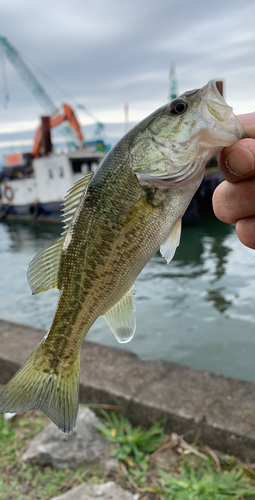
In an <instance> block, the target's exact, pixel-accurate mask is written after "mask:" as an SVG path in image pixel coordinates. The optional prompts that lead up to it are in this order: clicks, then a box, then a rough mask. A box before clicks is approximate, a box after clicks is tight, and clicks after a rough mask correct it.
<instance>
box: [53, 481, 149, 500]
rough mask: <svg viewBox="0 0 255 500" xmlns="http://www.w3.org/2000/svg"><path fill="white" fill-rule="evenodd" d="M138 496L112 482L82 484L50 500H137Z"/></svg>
mask: <svg viewBox="0 0 255 500" xmlns="http://www.w3.org/2000/svg"><path fill="white" fill-rule="evenodd" d="M139 498H140V495H139V494H137V493H135V494H133V493H130V491H127V490H124V489H123V488H121V487H120V486H118V485H117V484H116V483H114V482H113V481H109V482H108V483H104V484H97V485H95V484H87V483H83V484H81V485H80V486H77V487H76V488H73V489H72V490H69V491H67V492H66V493H64V495H60V497H55V498H52V500H139Z"/></svg>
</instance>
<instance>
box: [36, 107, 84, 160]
mask: <svg viewBox="0 0 255 500" xmlns="http://www.w3.org/2000/svg"><path fill="white" fill-rule="evenodd" d="M63 110H64V113H63V114H59V115H56V113H55V112H54V113H53V114H52V115H51V116H50V117H49V127H50V129H52V128H54V127H57V125H60V123H63V122H64V121H68V122H69V124H70V126H71V127H72V129H73V131H74V132H75V134H76V136H77V138H78V140H79V141H80V143H81V145H82V141H83V140H84V136H83V133H82V130H81V127H80V124H79V122H78V120H77V118H76V116H75V114H74V111H73V110H72V108H71V107H70V106H69V105H68V104H65V103H64V104H63ZM42 142H43V128H42V125H41V126H40V127H39V128H38V129H37V131H36V134H35V138H34V145H33V149H32V151H31V153H32V155H33V157H34V158H38V157H39V156H40V151H41V149H42Z"/></svg>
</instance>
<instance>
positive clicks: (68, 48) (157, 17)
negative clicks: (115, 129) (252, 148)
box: [0, 0, 255, 130]
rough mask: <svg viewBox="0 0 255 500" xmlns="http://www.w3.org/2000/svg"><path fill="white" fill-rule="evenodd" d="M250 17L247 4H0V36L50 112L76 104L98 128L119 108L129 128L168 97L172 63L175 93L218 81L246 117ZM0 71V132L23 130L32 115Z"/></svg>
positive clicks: (153, 0)
mask: <svg viewBox="0 0 255 500" xmlns="http://www.w3.org/2000/svg"><path fill="white" fill-rule="evenodd" d="M254 18H255V4H254V1H253V0H244V1H243V2H242V4H240V2H239V0H238V1H237V0H232V2H231V4H229V3H224V2H222V0H215V1H214V2H213V4H212V3H211V2H210V3H209V2H205V1H204V0H197V1H196V2H195V3H194V2H190V1H189V0H146V1H145V0H121V1H120V0H118V1H117V0H108V1H107V2H106V1H105V0H93V2H92V1H91V0H73V1H72V2H70V0H52V1H51V2H49V0H37V1H36V2H34V1H32V0H23V1H22V2H16V0H3V1H2V4H1V20H0V34H3V35H5V36H7V38H8V40H9V41H10V43H11V44H13V45H14V46H15V47H16V48H17V50H18V51H19V52H20V54H21V56H22V58H24V60H25V61H26V62H28V64H29V66H30V67H31V69H32V71H33V72H34V74H35V75H36V76H37V78H38V79H39V81H40V82H41V83H42V85H43V86H44V88H45V89H46V91H47V92H48V94H49V95H50V97H51V98H52V99H53V101H54V102H55V103H56V105H57V106H59V105H60V104H61V102H63V101H67V102H70V103H71V105H74V104H75V103H76V102H81V103H82V104H84V105H85V106H86V107H87V108H88V109H89V110H90V111H92V113H94V114H95V115H96V116H97V117H98V119H99V120H100V121H104V122H106V123H113V121H116V122H119V121H122V120H123V119H124V113H123V106H124V103H125V102H129V103H130V119H131V120H133V121H137V120H140V119H141V118H143V117H144V116H146V115H147V114H149V113H150V112H151V111H153V109H156V108H157V107H159V106H161V105H162V104H163V103H164V102H165V101H166V100H167V95H168V74H169V65H170V62H171V61H174V62H175V64H176V69H177V76H178V80H179V90H180V92H184V91H185V90H189V89H192V88H198V87H201V86H202V85H204V84H205V83H206V82H207V81H208V80H210V79H212V78H224V79H225V81H226V90H227V100H228V102H229V103H230V104H231V105H233V104H232V103H235V107H236V109H237V110H238V112H241V111H243V112H246V111H249V110H252V109H251V107H252V106H254V84H253V82H254V80H255V65H254V62H253V61H254V46H255V31H254V26H253V24H254ZM6 72H7V79H8V89H9V93H10V98H11V100H10V103H9V105H8V107H7V108H6V109H4V108H2V110H0V130H2V129H3V128H4V127H5V125H6V126H7V128H8V127H14V128H15V126H16V128H17V126H18V125H14V124H15V123H16V124H19V123H20V126H21V128H22V127H24V121H26V120H27V121H28V122H33V121H37V118H38V117H39V114H40V113H41V109H40V106H39V104H38V103H37V102H36V100H35V99H34V97H33V96H32V95H31V92H30V90H29V89H28V88H27V87H26V85H25V84H24V82H23V81H21V79H20V77H19V76H18V74H17V72H16V70H15V69H14V68H13V67H12V66H11V64H9V63H7V62H6ZM54 82H55V83H54ZM1 101H2V102H3V85H2V80H1V75H0V102H1ZM79 116H80V118H81V120H82V123H84V124H86V123H91V119H89V117H86V116H85V115H84V114H82V113H79Z"/></svg>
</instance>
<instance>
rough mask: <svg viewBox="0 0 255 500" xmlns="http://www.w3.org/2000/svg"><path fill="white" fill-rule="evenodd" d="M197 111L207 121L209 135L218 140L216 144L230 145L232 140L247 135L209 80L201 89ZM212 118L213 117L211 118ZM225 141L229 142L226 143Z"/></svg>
mask: <svg viewBox="0 0 255 500" xmlns="http://www.w3.org/2000/svg"><path fill="white" fill-rule="evenodd" d="M199 113H200V115H201V116H202V117H203V119H204V120H205V121H206V122H207V123H208V125H209V127H208V132H209V131H210V137H211V139H212V137H213V138H214V139H215V141H218V145H219V146H220V145H221V144H222V145H224V146H228V145H229V146H230V145H231V144H232V143H233V142H234V141H233V140H236V141H237V140H239V139H244V138H245V137H247V135H246V133H245V131H244V129H243V127H242V125H241V123H240V122H239V121H238V119H237V117H236V116H235V115H234V113H233V108H231V106H229V105H228V104H227V103H226V102H225V100H224V99H223V97H222V95H221V94H220V92H219V91H218V89H217V86H216V83H215V81H214V80H211V81H210V82H209V83H207V85H205V86H204V87H202V89H201V104H200V105H199ZM212 118H213V119H212ZM226 141H227V142H228V143H229V144H227V143H226Z"/></svg>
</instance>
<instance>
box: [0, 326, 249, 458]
mask: <svg viewBox="0 0 255 500" xmlns="http://www.w3.org/2000/svg"><path fill="white" fill-rule="evenodd" d="M44 334H45V332H44V331H43V330H36V329H34V328H29V327H26V326H22V325H17V324H14V323H8V322H6V321H1V320H0V384H5V383H6V382H7V381H8V380H9V379H10V377H11V376H12V375H14V373H15V372H16V370H17V369H18V368H19V367H20V366H21V364H22V363H23V361H24V360H25V359H26V357H27V356H28V355H29V354H30V352H31V351H32V349H33V348H34V347H35V346H36V345H37V344H38V343H39V342H40V340H41V339H42V337H43V336H44ZM80 402H81V403H87V404H88V403H104V404H112V405H117V406H121V407H122V408H123V412H125V414H126V415H127V416H128V418H130V420H131V421H132V423H134V424H139V425H144V426H146V427H148V426H150V425H152V424H153V423H155V422H156V421H158V420H163V421H164V423H165V426H166V431H167V432H169V433H170V432H173V431H174V432H177V433H178V434H183V435H184V439H185V440H187V441H189V442H192V441H193V439H194V438H195V436H196V435H197V433H198V432H199V433H200V441H201V442H204V443H206V444H208V445H209V446H210V447H211V448H213V449H217V450H220V451H222V452H224V453H228V454H232V455H236V456H237V457H240V458H242V459H245V460H250V461H253V462H254V461H255V384H254V383H252V382H246V381H244V380H237V379H232V378H229V377H225V376H221V375H216V374H214V373H210V372H206V371H202V370H196V369H194V368H189V367H186V366H182V365H178V364H175V363H169V362H168V361H164V360H158V361H142V360H141V359H140V358H138V357H137V356H136V355H135V354H132V353H130V352H128V351H122V350H119V349H117V348H111V347H106V346H102V345H100V344H95V343H92V342H87V341H85V342H84V343H83V346H82V350H81V379H80Z"/></svg>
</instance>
